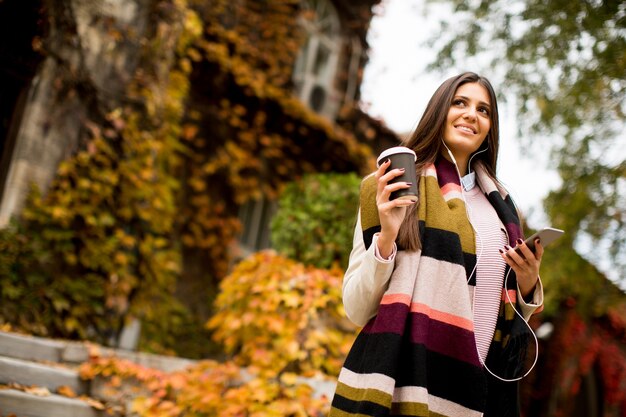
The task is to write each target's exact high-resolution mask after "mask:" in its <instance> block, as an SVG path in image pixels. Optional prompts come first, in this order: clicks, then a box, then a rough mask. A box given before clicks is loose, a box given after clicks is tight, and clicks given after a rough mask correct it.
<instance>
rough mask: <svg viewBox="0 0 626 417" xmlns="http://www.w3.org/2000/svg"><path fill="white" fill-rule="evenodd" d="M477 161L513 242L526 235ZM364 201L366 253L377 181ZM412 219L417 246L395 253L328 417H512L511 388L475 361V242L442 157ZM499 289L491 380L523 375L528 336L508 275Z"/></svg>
mask: <svg viewBox="0 0 626 417" xmlns="http://www.w3.org/2000/svg"><path fill="white" fill-rule="evenodd" d="M476 165H477V166H476V174H477V181H478V184H479V186H480V187H481V189H482V191H483V192H485V194H486V195H487V198H488V199H489V201H490V203H491V204H492V205H493V207H494V209H495V210H496V212H497V213H498V216H499V217H500V219H501V221H502V223H503V224H504V226H505V228H506V231H507V234H508V240H509V244H510V245H514V244H515V240H516V239H517V238H521V237H522V233H521V228H520V222H519V218H518V215H517V211H516V210H515V207H514V205H513V202H512V200H511V198H510V197H509V196H508V195H507V194H506V192H505V191H504V190H503V189H501V188H500V187H498V186H497V185H496V183H495V182H494V181H493V180H492V179H491V177H490V176H489V175H487V173H486V171H485V170H484V168H483V167H482V165H480V163H477V164H476ZM360 203H361V207H360V210H361V226H362V229H363V238H364V242H365V246H366V248H367V247H369V246H370V245H371V243H372V238H373V236H374V234H375V233H377V232H379V231H380V221H379V219H378V210H377V207H376V179H375V178H374V176H373V175H372V176H369V177H367V178H366V179H364V181H363V183H362V186H361V202H360ZM417 215H418V221H419V230H420V239H421V242H422V249H421V251H418V252H407V251H404V250H402V248H399V250H398V253H397V254H396V258H395V267H394V271H393V273H392V276H391V278H390V280H389V287H388V289H387V290H386V292H385V293H384V295H383V298H382V300H381V302H380V306H379V309H378V314H377V315H376V316H375V317H374V318H372V319H371V320H370V321H369V323H367V324H366V325H365V327H364V328H363V329H362V331H361V333H360V334H359V336H358V337H357V339H356V340H355V342H354V345H353V346H352V349H351V350H350V353H349V354H348V356H347V358H346V361H345V364H344V366H343V368H342V370H341V373H340V375H339V379H338V384H337V389H336V393H335V396H334V398H333V402H332V408H331V412H330V416H331V417H347V416H355V417H356V416H358V417H363V416H436V417H471V416H482V415H483V413H485V412H486V413H487V415H498V416H505V415H517V408H518V407H517V384H515V383H502V382H499V381H497V380H496V379H495V378H492V377H491V376H489V375H488V374H486V372H485V370H484V368H483V366H482V364H481V363H480V360H479V357H478V352H477V349H476V342H475V339H474V323H473V315H472V303H471V300H470V292H469V290H468V285H473V286H475V285H476V278H475V274H473V275H472V276H471V277H470V274H471V272H472V270H473V269H474V266H475V265H476V242H475V238H474V231H473V229H472V226H471V224H470V222H469V220H468V217H467V213H466V209H465V203H464V200H463V198H462V194H461V185H460V181H459V176H458V174H457V172H456V168H455V166H454V165H453V164H452V163H451V162H449V161H447V160H445V159H444V158H440V159H439V160H437V162H436V163H435V164H433V165H431V166H428V167H427V168H426V169H425V170H424V171H423V172H422V174H421V176H420V179H419V206H418V210H417ZM508 269H509V267H508V266H507V271H508ZM505 273H506V271H505ZM469 278H471V279H469ZM468 279H469V281H468ZM505 285H506V288H504V286H503V293H502V302H501V307H500V311H499V314H498V320H497V324H496V331H495V332H494V338H493V341H492V343H491V346H490V350H489V354H488V357H487V362H486V363H487V366H488V367H489V369H490V370H492V371H495V373H496V374H497V375H500V376H502V377H505V378H513V377H516V376H518V375H519V374H520V372H521V367H522V364H523V361H524V358H525V347H526V344H527V340H528V339H527V336H528V334H527V333H526V332H527V329H526V327H525V326H520V325H519V323H516V322H517V321H518V320H522V319H521V318H519V316H518V315H517V314H515V313H514V310H513V308H514V307H515V305H514V304H515V302H516V300H517V291H516V289H517V281H516V279H515V274H514V273H513V271H510V275H509V277H508V279H507V280H506V282H505ZM507 292H508V295H507V294H506V293H507ZM487 392H489V396H487Z"/></svg>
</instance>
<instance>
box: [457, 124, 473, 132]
mask: <svg viewBox="0 0 626 417" xmlns="http://www.w3.org/2000/svg"><path fill="white" fill-rule="evenodd" d="M457 129H461V130H464V131H466V132H468V133H474V131H473V130H472V129H470V128H469V127H465V126H458V127H457Z"/></svg>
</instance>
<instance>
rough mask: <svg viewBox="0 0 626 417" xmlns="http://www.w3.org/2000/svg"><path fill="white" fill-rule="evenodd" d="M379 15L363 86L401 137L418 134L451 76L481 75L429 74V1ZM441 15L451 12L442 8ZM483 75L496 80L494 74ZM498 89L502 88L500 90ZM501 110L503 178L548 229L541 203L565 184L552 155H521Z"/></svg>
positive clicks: (390, 4)
mask: <svg viewBox="0 0 626 417" xmlns="http://www.w3.org/2000/svg"><path fill="white" fill-rule="evenodd" d="M382 4H383V9H382V10H383V12H382V13H380V14H379V15H377V16H375V17H374V19H373V20H372V23H371V29H370V32H369V35H368V41H369V44H370V48H371V51H370V61H369V64H368V65H367V67H366V68H365V74H364V81H363V85H362V86H361V95H362V101H363V102H364V103H365V108H366V110H367V111H368V112H369V113H370V114H371V115H372V116H374V117H378V118H381V119H382V120H383V121H384V122H385V123H386V124H387V126H389V127H390V128H391V129H393V130H395V131H396V132H398V133H405V132H408V131H411V130H413V128H414V127H415V125H416V124H417V122H418V120H419V117H420V116H421V114H422V112H423V111H424V108H425V106H426V103H427V101H428V100H429V99H430V97H431V95H432V94H433V93H434V91H435V89H436V88H437V87H438V86H439V85H440V84H441V82H443V81H444V80H445V79H446V78H447V77H448V76H451V75H454V74H457V73H460V72H462V71H465V70H471V71H476V72H481V71H480V69H479V68H475V66H472V63H471V62H469V61H468V62H465V63H464V66H461V67H458V68H450V69H449V70H447V71H446V73H445V74H428V73H427V72H426V69H425V67H426V65H427V64H428V63H429V62H430V61H432V60H433V59H434V54H433V53H432V52H431V51H430V50H428V49H427V48H426V47H424V46H423V43H424V41H425V40H426V39H427V38H428V37H429V36H430V35H432V34H433V33H434V32H435V31H436V30H437V27H438V25H437V23H436V18H434V17H430V18H429V19H425V18H424V16H423V7H424V6H423V4H424V1H423V0H386V1H383V3H382ZM439 10H440V12H439V13H440V14H443V13H446V10H445V9H442V8H440V9H439ZM481 75H484V76H486V77H487V78H491V79H493V78H492V77H490V74H488V73H485V72H482V73H481ZM494 88H495V89H496V90H497V89H498V86H497V85H494ZM498 104H499V107H500V156H499V168H498V177H499V178H500V180H501V181H502V182H503V183H504V184H505V185H506V186H507V188H508V189H509V191H510V193H511V195H512V196H513V198H514V200H515V202H516V203H517V204H518V206H519V207H520V208H521V210H522V211H523V212H524V214H525V215H526V216H527V217H528V220H529V221H530V223H531V226H532V227H534V228H539V227H542V226H547V224H546V221H547V220H546V218H545V215H544V214H543V209H542V207H541V200H542V199H543V197H544V196H545V195H546V194H547V193H548V191H549V190H550V189H551V188H555V187H556V186H558V184H559V177H558V175H557V174H556V173H555V172H554V171H551V170H548V169H547V168H546V166H547V163H548V162H547V154H546V155H544V156H541V155H539V156H535V157H534V158H533V159H531V158H530V157H529V156H524V155H523V153H521V152H520V148H519V145H518V143H519V142H518V141H519V138H518V137H517V133H516V131H517V127H516V124H515V119H514V113H513V111H512V107H513V106H505V105H504V104H503V103H498Z"/></svg>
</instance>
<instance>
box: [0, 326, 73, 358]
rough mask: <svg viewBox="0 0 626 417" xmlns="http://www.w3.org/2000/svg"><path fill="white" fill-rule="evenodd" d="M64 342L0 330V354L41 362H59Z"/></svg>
mask: <svg viewBox="0 0 626 417" xmlns="http://www.w3.org/2000/svg"><path fill="white" fill-rule="evenodd" d="M64 348H65V344H64V343H62V342H57V341H55V340H49V339H44V338H41V337H34V336H22V335H18V334H15V333H7V332H0V356H7V357H11V358H16V359H25V360H32V361H42V362H46V361H47V362H59V361H60V360H61V355H62V353H63V349H64Z"/></svg>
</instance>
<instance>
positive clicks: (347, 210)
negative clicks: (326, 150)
mask: <svg viewBox="0 0 626 417" xmlns="http://www.w3.org/2000/svg"><path fill="white" fill-rule="evenodd" d="M360 183H361V178H360V177H359V176H357V175H356V174H355V173H349V174H310V175H305V176H304V177H303V178H302V180H300V181H296V182H292V183H290V184H288V185H287V187H286V188H285V190H284V191H283V192H282V194H281V195H280V197H279V198H278V211H277V213H276V215H275V216H274V218H273V219H272V223H271V240H272V247H273V248H274V249H276V250H277V251H278V252H279V253H281V254H283V255H285V256H286V257H288V258H290V259H294V260H297V261H298V262H302V263H304V264H307V265H313V266H315V267H317V268H331V267H337V266H338V267H339V268H341V269H343V270H345V269H346V268H347V266H348V259H349V257H350V251H349V250H347V249H346V248H351V247H352V237H353V235H354V226H355V224H356V223H355V221H356V213H357V208H358V204H359V185H360Z"/></svg>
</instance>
